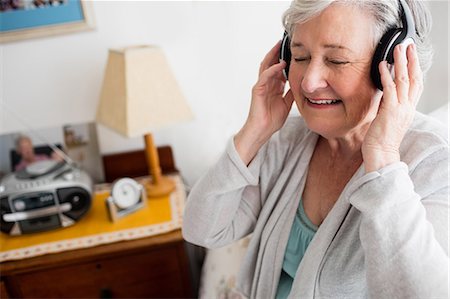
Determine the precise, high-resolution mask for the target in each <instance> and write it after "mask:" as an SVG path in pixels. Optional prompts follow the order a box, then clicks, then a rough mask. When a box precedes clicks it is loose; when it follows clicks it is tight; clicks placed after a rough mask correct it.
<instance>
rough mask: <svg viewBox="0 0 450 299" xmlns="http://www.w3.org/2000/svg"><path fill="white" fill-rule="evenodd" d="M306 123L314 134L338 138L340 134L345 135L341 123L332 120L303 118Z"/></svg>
mask: <svg viewBox="0 0 450 299" xmlns="http://www.w3.org/2000/svg"><path fill="white" fill-rule="evenodd" d="M305 122H306V125H307V126H308V128H309V129H310V130H311V131H313V132H314V133H316V134H319V135H320V136H322V137H324V138H327V139H332V138H339V137H342V136H345V133H346V132H345V131H346V130H345V129H344V127H343V125H342V124H339V123H338V122H332V121H330V120H326V121H325V120H323V121H320V120H309V121H308V119H307V118H305Z"/></svg>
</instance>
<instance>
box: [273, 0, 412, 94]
mask: <svg viewBox="0 0 450 299" xmlns="http://www.w3.org/2000/svg"><path fill="white" fill-rule="evenodd" d="M399 3H400V10H401V11H400V19H401V21H402V24H403V27H402V28H395V27H393V28H389V29H388V31H387V32H386V33H385V34H384V35H383V36H382V37H381V39H380V42H379V43H378V45H377V47H376V49H375V53H374V55H373V58H372V65H371V69H370V77H371V78H372V82H373V84H374V85H375V86H376V87H377V88H378V89H379V90H383V86H382V84H381V78H380V72H379V71H378V65H379V64H380V62H381V61H383V60H386V61H387V62H388V63H390V64H393V63H394V48H395V46H396V45H398V44H400V43H403V44H405V45H409V44H412V43H414V41H415V37H416V30H415V28H416V26H415V24H414V18H413V15H412V13H411V10H410V9H409V7H408V4H407V3H406V1H405V0H399ZM290 47H291V41H290V39H289V36H288V34H287V32H286V31H285V32H284V35H283V39H282V41H281V49H280V57H279V58H280V60H284V61H286V62H287V64H286V68H285V69H284V70H283V74H284V76H285V77H286V79H287V78H288V74H289V66H290V61H291V57H292V55H291V48H290Z"/></svg>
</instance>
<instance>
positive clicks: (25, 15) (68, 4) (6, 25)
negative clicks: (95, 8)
mask: <svg viewBox="0 0 450 299" xmlns="http://www.w3.org/2000/svg"><path fill="white" fill-rule="evenodd" d="M91 5H92V3H91V2H89V1H84V0H0V19H1V22H0V43H6V42H12V41H18V40H24V39H29V38H36V37H43V36H50V35H57V34H64V33H72V32H77V31H82V30H91V29H94V18H93V14H92V7H91Z"/></svg>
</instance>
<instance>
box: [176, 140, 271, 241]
mask: <svg viewBox="0 0 450 299" xmlns="http://www.w3.org/2000/svg"><path fill="white" fill-rule="evenodd" d="M266 147H267V144H266V145H264V146H263V147H262V148H261V149H260V150H259V152H258V153H257V155H256V156H255V158H254V159H253V160H252V162H251V163H250V165H249V166H248V167H247V166H246V165H245V164H244V163H243V162H242V160H241V158H240V156H239V154H238V153H237V151H236V148H235V145H234V141H233V139H231V140H230V141H229V142H228V145H227V148H226V151H225V153H224V154H223V155H222V156H221V157H220V158H219V161H218V162H217V163H216V164H215V165H214V166H213V167H212V168H211V169H210V170H209V171H208V172H207V173H206V174H205V175H204V176H203V177H202V178H201V179H200V180H199V181H198V182H197V183H196V184H195V186H194V187H193V188H192V190H191V192H190V194H189V196H188V198H187V203H186V208H185V212H184V218H183V229H182V232H183V237H184V238H185V239H186V240H187V241H189V242H192V243H194V244H197V245H200V246H203V247H208V248H214V247H221V246H224V245H227V244H229V243H231V242H233V241H235V240H238V239H240V238H242V237H244V236H246V235H248V234H250V233H251V232H252V231H253V229H254V226H255V224H256V220H257V217H258V215H259V212H260V210H261V207H262V203H261V197H260V189H259V186H258V184H259V173H260V169H261V164H262V163H263V161H264V156H265V152H266Z"/></svg>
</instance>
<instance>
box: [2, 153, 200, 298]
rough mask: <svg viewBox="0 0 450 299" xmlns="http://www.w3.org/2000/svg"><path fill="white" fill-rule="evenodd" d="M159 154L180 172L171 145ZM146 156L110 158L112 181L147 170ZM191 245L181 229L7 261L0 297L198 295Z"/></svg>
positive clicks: (164, 166)
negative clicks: (189, 248) (195, 290)
mask: <svg viewBox="0 0 450 299" xmlns="http://www.w3.org/2000/svg"><path fill="white" fill-rule="evenodd" d="M158 152H159V154H160V159H161V167H162V169H163V172H166V173H167V172H173V171H176V167H175V165H174V163H173V156H172V152H171V149H170V147H164V148H158ZM130 155H131V156H130ZM130 157H131V158H130ZM142 159H145V156H144V154H143V151H136V152H131V153H127V154H116V155H109V156H105V157H104V164H105V165H104V166H105V176H106V178H107V181H112V180H114V179H115V178H118V177H121V176H131V177H133V176H138V175H142V174H145V171H146V170H145V168H143V166H142V165H143V164H144V165H145V163H142ZM130 161H134V163H130ZM130 165H132V167H131V168H130ZM124 166H125V167H127V169H125V171H124V169H123V167H124ZM141 168H142V169H141ZM185 247H186V243H185V242H184V240H183V238H182V236H181V231H180V230H179V229H178V230H175V231H172V232H169V233H165V234H159V235H155V236H150V237H145V238H141V239H134V240H129V241H121V242H116V243H110V244H106V245H100V246H95V247H89V248H84V249H77V250H70V251H63V252H59V253H52V254H47V255H41V256H36V257H31V258H26V259H19V260H13V261H6V262H2V263H0V291H1V292H0V298H192V297H193V293H194V292H193V290H192V279H191V275H190V267H189V266H190V265H189V260H188V256H187V254H186V248H185Z"/></svg>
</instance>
